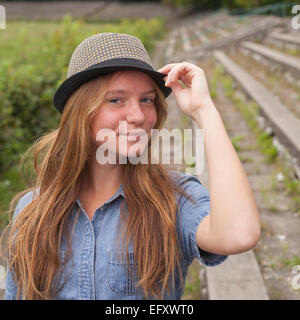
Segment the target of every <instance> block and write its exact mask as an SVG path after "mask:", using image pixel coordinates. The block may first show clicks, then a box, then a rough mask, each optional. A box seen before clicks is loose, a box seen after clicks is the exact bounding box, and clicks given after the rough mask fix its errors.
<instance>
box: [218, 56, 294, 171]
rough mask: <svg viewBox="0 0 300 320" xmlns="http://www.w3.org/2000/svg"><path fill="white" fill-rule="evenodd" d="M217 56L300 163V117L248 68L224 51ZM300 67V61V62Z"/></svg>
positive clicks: (280, 140)
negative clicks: (242, 66) (244, 67)
mask: <svg viewBox="0 0 300 320" xmlns="http://www.w3.org/2000/svg"><path fill="white" fill-rule="evenodd" d="M214 56H215V58H216V59H217V60H218V61H219V62H220V63H222V64H223V66H224V67H225V69H226V70H227V72H228V73H229V74H230V75H231V76H232V77H233V78H234V79H235V80H236V81H237V82H238V83H239V84H240V86H241V87H242V88H243V89H244V91H245V92H246V94H247V95H248V96H250V98H251V99H253V100H254V101H255V102H256V103H257V104H258V105H259V106H260V110H261V113H262V115H263V116H264V118H265V119H266V120H267V122H268V124H269V125H270V126H271V127H272V129H273V130H274V133H275V135H276V137H277V138H278V140H279V142H280V143H281V144H283V145H284V146H286V147H287V148H288V150H289V152H290V154H291V155H292V156H294V157H295V159H296V160H297V161H298V165H297V164H296V166H298V168H299V163H300V139H299V137H300V119H298V118H296V117H295V115H294V114H292V113H291V112H290V111H289V110H288V109H287V107H286V106H284V105H283V104H282V103H281V101H280V100H279V99H278V98H277V97H276V96H274V95H273V94H272V93H271V92H270V91H268V90H267V89H266V88H265V87H264V86H263V85H262V84H261V83H260V82H258V81H257V80H256V79H254V78H253V77H252V76H251V75H250V74H249V73H248V72H247V71H246V70H244V69H243V68H241V67H240V66H238V65H237V64H236V63H235V62H233V61H232V60H231V59H230V58H228V57H227V56H226V55H225V53H224V52H221V51H219V50H216V51H214ZM299 67H300V63H299Z"/></svg>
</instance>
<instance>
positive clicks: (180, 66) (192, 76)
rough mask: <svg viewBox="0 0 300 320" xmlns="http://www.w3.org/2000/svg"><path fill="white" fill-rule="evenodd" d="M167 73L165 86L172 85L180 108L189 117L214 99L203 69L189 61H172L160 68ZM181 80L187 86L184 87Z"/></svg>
mask: <svg viewBox="0 0 300 320" xmlns="http://www.w3.org/2000/svg"><path fill="white" fill-rule="evenodd" d="M158 72H161V73H164V74H167V76H166V77H165V78H164V79H165V82H166V83H165V86H167V87H170V88H171V89H172V91H173V92H174V94H175V97H176V100H177V102H178V104H179V107H180V109H181V110H182V111H183V112H184V113H185V114H187V115H188V116H189V117H191V118H194V116H195V114H196V113H197V112H198V111H199V110H200V109H201V108H204V107H205V106H206V105H208V104H209V103H210V102H211V101H212V100H211V96H210V93H209V89H208V85H207V80H206V77H205V73H204V71H203V69H201V68H199V67H198V66H196V65H194V64H192V63H189V62H181V63H170V64H167V65H165V66H164V67H162V68H161V69H159V70H158ZM178 80H181V81H182V82H183V83H184V85H185V86H186V87H183V86H182V84H181V83H180V82H178Z"/></svg>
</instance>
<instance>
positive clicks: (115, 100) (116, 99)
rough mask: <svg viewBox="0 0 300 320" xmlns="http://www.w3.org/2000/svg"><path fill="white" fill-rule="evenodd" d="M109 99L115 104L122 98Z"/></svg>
mask: <svg viewBox="0 0 300 320" xmlns="http://www.w3.org/2000/svg"><path fill="white" fill-rule="evenodd" d="M108 101H109V102H111V103H113V104H117V103H118V102H120V101H121V99H118V98H114V99H109V100H108Z"/></svg>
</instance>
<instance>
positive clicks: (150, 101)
mask: <svg viewBox="0 0 300 320" xmlns="http://www.w3.org/2000/svg"><path fill="white" fill-rule="evenodd" d="M145 100H147V101H145ZM143 101H145V102H147V103H152V102H153V101H154V100H153V99H151V98H144V99H143Z"/></svg>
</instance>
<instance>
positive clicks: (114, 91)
mask: <svg viewBox="0 0 300 320" xmlns="http://www.w3.org/2000/svg"><path fill="white" fill-rule="evenodd" d="M130 92H131V91H128V90H111V91H108V92H107V94H118V93H130ZM149 93H156V91H155V90H148V91H145V92H143V94H149Z"/></svg>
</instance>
